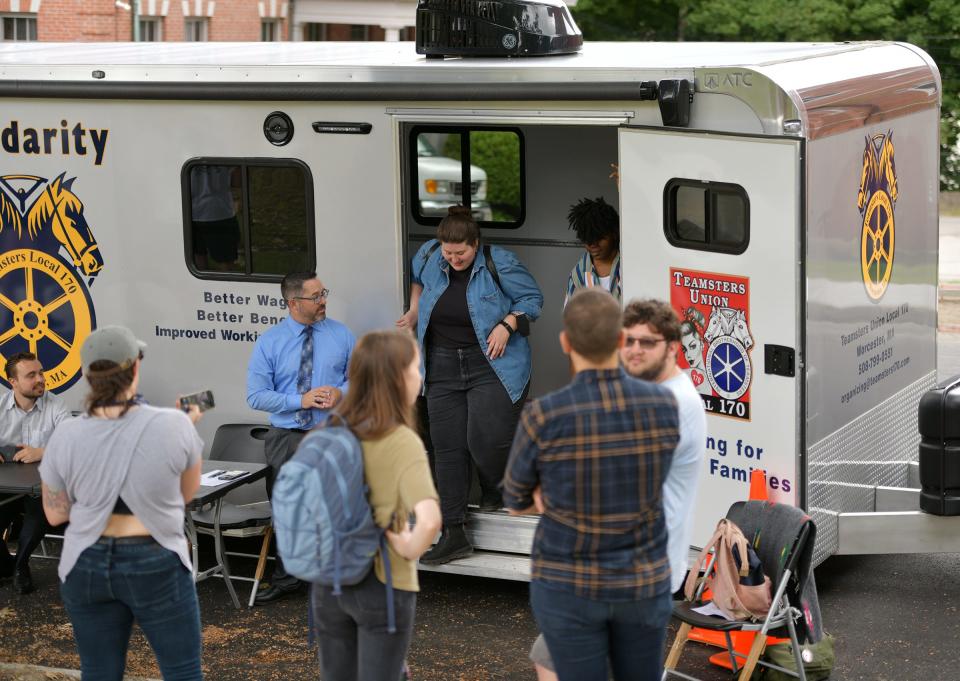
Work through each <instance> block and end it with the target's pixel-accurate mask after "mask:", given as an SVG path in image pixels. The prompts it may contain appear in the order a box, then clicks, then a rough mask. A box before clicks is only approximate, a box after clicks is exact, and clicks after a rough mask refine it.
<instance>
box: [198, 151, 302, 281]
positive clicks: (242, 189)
mask: <svg viewBox="0 0 960 681" xmlns="http://www.w3.org/2000/svg"><path fill="white" fill-rule="evenodd" d="M181 182H182V186H183V204H184V236H185V240H186V256H187V266H188V268H189V269H190V271H191V272H193V274H194V276H196V277H199V278H201V279H223V280H234V281H242V280H255V281H279V280H280V279H281V278H282V277H283V276H284V275H285V274H287V273H288V272H294V271H306V270H310V269H312V268H313V267H314V266H315V265H316V256H315V251H316V248H315V237H314V231H313V230H314V225H313V182H312V178H311V177H310V172H309V170H308V169H307V167H306V166H305V165H303V164H302V163H300V162H299V161H294V160H273V159H242V160H241V159H200V160H195V161H191V162H190V163H188V164H187V166H185V167H184V170H183V175H182V179H181Z"/></svg>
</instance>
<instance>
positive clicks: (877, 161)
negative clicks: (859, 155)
mask: <svg viewBox="0 0 960 681" xmlns="http://www.w3.org/2000/svg"><path fill="white" fill-rule="evenodd" d="M893 152H894V147H893V132H889V133H887V134H886V135H874V136H873V137H872V138H871V137H867V138H866V144H865V145H864V149H863V166H862V167H861V169H860V191H858V192H857V208H859V209H860V212H861V213H862V212H863V211H864V209H865V208H866V204H867V201H868V200H869V199H870V195H871V194H872V193H873V192H874V191H876V190H877V189H880V188H883V186H884V185H886V191H887V195H888V196H889V197H890V200H891V201H896V200H897V197H898V195H899V193H900V192H899V189H898V188H897V166H896V163H895V162H894V160H893V159H894V155H893Z"/></svg>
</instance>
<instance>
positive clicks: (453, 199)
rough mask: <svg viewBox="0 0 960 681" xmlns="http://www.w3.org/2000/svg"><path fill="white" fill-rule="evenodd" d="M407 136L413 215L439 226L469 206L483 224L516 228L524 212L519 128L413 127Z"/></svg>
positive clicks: (521, 150) (418, 221)
mask: <svg viewBox="0 0 960 681" xmlns="http://www.w3.org/2000/svg"><path fill="white" fill-rule="evenodd" d="M407 139H408V144H409V147H408V149H407V158H408V159H409V160H410V167H409V173H410V174H409V177H410V182H409V184H408V188H409V192H410V198H409V200H410V207H411V214H412V216H413V219H414V221H415V222H416V223H417V224H420V225H425V226H435V225H438V224H439V223H440V221H441V220H442V219H443V218H444V217H445V216H446V215H447V213H448V211H449V209H450V208H451V207H452V206H457V205H461V206H467V207H469V208H470V210H471V213H472V215H473V218H474V219H475V220H476V221H477V222H478V223H479V224H480V227H481V228H494V229H516V228H518V227H520V226H521V225H522V224H523V221H524V219H525V217H526V201H525V193H526V182H525V179H524V144H523V134H522V133H521V131H520V130H519V128H495V127H473V126H422V125H418V126H413V127H412V128H411V129H410V134H409V137H408V138H407Z"/></svg>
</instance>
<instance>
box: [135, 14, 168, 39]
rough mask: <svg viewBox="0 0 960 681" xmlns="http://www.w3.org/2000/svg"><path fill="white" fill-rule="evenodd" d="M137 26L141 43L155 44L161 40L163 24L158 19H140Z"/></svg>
mask: <svg viewBox="0 0 960 681" xmlns="http://www.w3.org/2000/svg"><path fill="white" fill-rule="evenodd" d="M139 26H140V41H141V42H145V43H156V42H160V41H162V40H163V24H162V19H160V18H159V17H148V18H141V19H140V23H139Z"/></svg>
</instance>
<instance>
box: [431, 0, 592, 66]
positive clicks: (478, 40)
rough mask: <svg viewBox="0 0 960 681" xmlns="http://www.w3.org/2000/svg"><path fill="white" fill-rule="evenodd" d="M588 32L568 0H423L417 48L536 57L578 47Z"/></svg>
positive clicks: (446, 53) (441, 54) (436, 53)
mask: <svg viewBox="0 0 960 681" xmlns="http://www.w3.org/2000/svg"><path fill="white" fill-rule="evenodd" d="M582 45H583V34H582V33H580V29H579V28H577V24H576V23H575V22H574V20H573V17H572V16H571V15H570V10H569V9H567V6H566V5H565V4H564V3H563V0H419V3H418V5H417V53H418V54H425V55H427V57H436V58H440V57H445V56H456V57H465V56H469V57H536V56H542V55H548V54H569V53H571V52H577V51H578V50H579V49H580V48H581V46H582Z"/></svg>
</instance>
